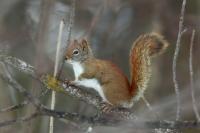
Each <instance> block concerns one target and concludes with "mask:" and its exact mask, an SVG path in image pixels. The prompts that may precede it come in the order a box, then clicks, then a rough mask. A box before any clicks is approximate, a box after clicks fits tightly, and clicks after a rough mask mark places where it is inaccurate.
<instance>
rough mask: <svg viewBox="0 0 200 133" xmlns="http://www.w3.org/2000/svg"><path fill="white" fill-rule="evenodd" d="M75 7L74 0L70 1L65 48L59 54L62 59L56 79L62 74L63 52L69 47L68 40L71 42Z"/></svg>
mask: <svg viewBox="0 0 200 133" xmlns="http://www.w3.org/2000/svg"><path fill="white" fill-rule="evenodd" d="M75 6H76V0H72V5H71V12H70V17H69V24H68V26H67V28H68V29H67V39H66V40H67V42H66V46H65V48H64V49H63V50H64V51H63V52H61V53H62V54H63V55H62V57H63V59H62V62H61V67H60V70H59V73H58V79H59V77H60V76H61V74H62V70H63V66H64V63H65V55H64V54H65V51H66V48H67V45H69V43H70V40H71V34H72V28H73V25H74V19H75V9H76V8H75Z"/></svg>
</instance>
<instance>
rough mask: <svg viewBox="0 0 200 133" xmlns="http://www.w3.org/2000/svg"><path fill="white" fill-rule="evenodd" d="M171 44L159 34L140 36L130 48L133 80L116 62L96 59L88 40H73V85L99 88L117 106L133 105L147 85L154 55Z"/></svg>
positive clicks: (70, 55)
mask: <svg viewBox="0 0 200 133" xmlns="http://www.w3.org/2000/svg"><path fill="white" fill-rule="evenodd" d="M167 46H168V43H167V41H165V40H164V39H163V37H162V36H161V35H159V34H156V33H149V34H145V35H141V36H139V37H138V38H137V40H136V41H135V42H134V43H133V45H132V48H131V50H130V57H129V62H130V74H131V79H130V82H129V80H128V78H127V77H126V76H125V75H124V74H123V72H122V71H121V70H120V69H119V68H118V67H117V66H116V65H115V64H113V63H111V62H110V61H107V60H101V59H97V58H95V57H94V56H93V53H92V50H91V47H90V45H89V44H88V42H87V41H86V40H85V39H83V40H81V41H80V42H79V41H78V40H73V41H72V42H71V43H70V44H69V45H68V46H67V51H66V55H65V60H66V62H67V63H70V64H72V67H73V70H74V74H75V80H74V81H71V82H72V83H73V84H75V85H78V86H84V87H87V88H92V89H94V90H96V91H97V92H98V94H99V95H100V96H101V98H102V100H103V101H104V102H106V103H109V104H111V105H113V106H120V107H131V106H132V105H133V103H135V102H136V101H138V100H139V99H140V98H141V97H142V96H143V93H144V91H145V90H146V88H147V84H148V82H149V79H150V76H151V69H150V64H151V57H153V56H156V55H158V54H160V53H162V52H163V51H164V50H165V49H166V47H167Z"/></svg>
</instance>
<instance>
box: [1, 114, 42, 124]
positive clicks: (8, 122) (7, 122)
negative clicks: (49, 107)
mask: <svg viewBox="0 0 200 133" xmlns="http://www.w3.org/2000/svg"><path fill="white" fill-rule="evenodd" d="M38 115H39V114H38V113H33V114H32V115H30V116H28V117H23V118H18V119H14V120H8V121H4V122H0V127H5V126H10V125H13V124H15V123H20V122H26V121H30V120H32V119H34V118H36V117H37V116H38Z"/></svg>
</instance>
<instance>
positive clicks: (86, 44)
mask: <svg viewBox="0 0 200 133" xmlns="http://www.w3.org/2000/svg"><path fill="white" fill-rule="evenodd" d="M81 44H82V46H83V50H84V49H85V48H88V45H89V44H88V42H87V40H86V39H82V41H81Z"/></svg>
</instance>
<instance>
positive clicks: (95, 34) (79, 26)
mask: <svg viewBox="0 0 200 133" xmlns="http://www.w3.org/2000/svg"><path fill="white" fill-rule="evenodd" d="M181 4H182V0H77V1H76V7H75V19H74V22H75V23H74V26H73V29H72V39H81V38H86V39H87V40H88V41H89V43H90V44H91V46H92V48H93V51H94V54H95V56H96V57H98V58H101V59H107V60H111V61H112V62H114V63H115V64H117V65H118V66H119V67H120V68H121V69H122V70H123V71H124V73H125V74H126V75H127V76H128V77H129V62H128V61H129V50H130V47H131V45H132V43H133V41H134V40H135V39H136V38H137V37H138V36H139V35H140V34H144V33H148V32H152V31H154V32H158V33H161V34H162V35H164V36H165V38H166V40H168V41H169V43H170V46H169V48H168V49H167V51H166V52H165V53H164V54H163V55H161V56H159V57H158V58H155V59H153V63H152V70H153V73H152V78H151V81H150V83H149V86H148V90H147V91H146V93H145V96H146V98H147V99H148V101H149V102H150V103H151V105H152V107H153V109H154V111H155V112H157V113H158V115H159V117H160V118H161V119H162V120H175V115H176V96H175V91H174V85H173V81H172V60H173V54H174V48H175V44H176V39H177V33H178V22H179V15H180V9H181ZM70 6H71V0H1V1H0V52H1V53H6V54H8V55H12V56H15V57H17V58H20V59H22V60H24V61H26V62H28V63H30V64H31V65H33V66H35V68H36V70H37V73H39V74H44V73H51V74H52V73H53V69H54V60H55V52H56V40H57V35H58V29H59V23H60V21H61V20H62V19H65V21H66V25H68V22H69V16H70ZM184 26H185V28H187V32H186V33H185V34H184V35H183V38H182V41H181V49H180V55H179V57H178V62H177V79H178V82H179V88H180V91H181V120H196V119H195V116H194V112H193V109H192V99H191V91H190V87H189V86H190V84H189V83H190V80H189V78H190V77H189V63H188V62H189V46H190V37H191V33H192V30H193V29H195V30H196V36H195V41H194V50H193V53H192V54H193V61H194V62H193V68H194V82H195V86H194V89H195V97H196V100H197V103H198V105H197V106H198V109H199V111H200V104H199V102H198V101H200V97H199V95H200V60H199V57H200V54H199V53H200V45H199V43H200V37H199V36H200V34H199V33H200V29H199V26H200V1H199V0H187V5H186V14H185V22H184ZM67 37H68V34H67V26H66V27H65V29H64V33H63V40H62V45H63V46H62V47H64V46H65V45H66V42H67ZM9 70H10V71H11V72H12V76H13V77H14V78H15V79H17V81H18V82H19V83H20V84H22V85H23V86H24V87H25V88H26V89H28V90H29V91H30V92H31V93H32V94H34V95H35V96H38V95H39V94H40V93H41V91H42V88H41V87H40V86H39V85H38V84H37V82H36V81H33V80H32V79H31V78H30V77H28V76H27V75H25V74H23V73H20V72H18V71H16V70H15V69H11V68H9ZM0 71H2V67H0ZM62 78H68V79H73V71H72V68H71V66H69V65H65V67H64V71H63V74H62ZM50 94H51V93H47V94H46V95H45V96H44V97H42V98H41V99H40V100H41V101H42V103H44V104H45V105H48V106H49V104H50ZM23 100H24V97H22V95H21V94H19V93H18V92H16V91H15V90H14V89H13V88H12V87H10V86H8V85H7V84H6V83H4V82H3V81H2V80H0V109H2V108H5V107H8V106H11V105H14V104H17V103H20V102H21V101H23ZM56 109H57V110H62V111H68V112H77V113H81V114H85V115H94V114H95V110H94V109H93V108H92V107H88V105H87V104H85V103H84V102H80V101H78V100H76V99H74V98H71V97H69V96H67V95H64V94H57V102H56ZM33 111H34V109H33V107H32V106H26V107H24V108H22V109H20V110H18V111H14V112H11V113H1V114H0V121H4V120H9V119H13V118H17V117H22V116H28V115H29V114H30V113H31V112H33ZM133 111H134V112H135V113H136V114H137V115H138V116H140V117H142V118H144V119H147V120H155V117H154V116H155V113H153V112H152V111H149V109H148V108H147V107H146V106H145V104H144V102H143V101H142V100H141V101H140V102H138V103H137V105H135V106H134V107H133ZM48 122H49V118H48V117H38V118H37V119H34V120H32V121H30V122H26V123H20V124H15V125H12V126H8V127H4V128H0V133H10V132H16V133H27V132H30V133H47V132H48ZM84 126H85V125H84V124H83V127H84ZM74 132H78V131H77V130H76V126H73V124H71V123H70V122H68V123H66V122H65V123H63V122H61V121H59V120H55V133H74ZM94 132H96V133H104V132H127V133H128V132H134V133H147V132H152V131H149V130H135V131H132V130H129V129H118V128H109V127H95V128H94ZM183 132H184V133H197V132H200V130H197V129H185V130H183Z"/></svg>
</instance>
